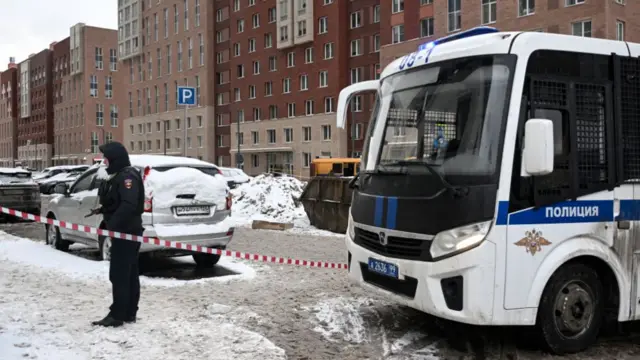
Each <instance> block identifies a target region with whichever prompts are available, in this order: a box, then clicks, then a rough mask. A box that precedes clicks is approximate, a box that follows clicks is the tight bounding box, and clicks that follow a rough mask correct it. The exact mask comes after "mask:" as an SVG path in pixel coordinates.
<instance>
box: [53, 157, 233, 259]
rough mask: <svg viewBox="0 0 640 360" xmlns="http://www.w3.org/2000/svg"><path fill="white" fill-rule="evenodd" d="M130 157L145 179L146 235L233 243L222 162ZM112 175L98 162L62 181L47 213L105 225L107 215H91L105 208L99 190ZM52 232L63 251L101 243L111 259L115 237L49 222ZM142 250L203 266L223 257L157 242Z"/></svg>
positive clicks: (105, 256)
mask: <svg viewBox="0 0 640 360" xmlns="http://www.w3.org/2000/svg"><path fill="white" fill-rule="evenodd" d="M130 159H131V164H132V166H134V167H136V168H137V169H138V170H139V171H140V172H141V174H142V175H143V179H144V186H145V203H144V213H143V215H142V220H143V226H144V228H145V231H144V236H149V237H154V238H159V239H161V240H170V241H178V242H181V243H184V244H191V245H200V246H204V247H209V248H215V249H225V248H226V247H227V244H229V242H230V241H231V239H232V237H233V231H234V228H233V227H232V226H231V223H230V219H229V215H230V214H231V205H232V202H231V193H230V192H229V187H228V186H227V183H226V181H225V180H224V178H223V177H222V175H221V174H220V170H218V168H217V167H216V166H214V165H213V164H210V163H207V162H204V161H201V160H197V159H192V158H186V157H175V156H162V155H131V156H130ZM106 179H107V174H106V167H105V166H104V165H102V164H96V165H94V166H92V167H91V168H90V169H89V170H87V171H86V172H84V173H83V174H82V175H81V176H80V177H79V178H78V179H77V180H76V181H74V182H73V184H71V186H67V185H66V184H65V183H59V184H58V185H56V188H55V193H56V195H54V196H53V197H52V199H51V200H50V202H49V204H48V205H47V209H46V210H45V212H46V213H47V217H50V218H55V219H58V220H64V221H67V222H70V223H74V224H81V225H86V226H92V227H96V228H105V224H104V221H103V219H102V216H101V215H96V216H90V217H85V216H86V215H87V214H89V213H90V211H91V209H94V208H97V207H98V206H99V203H98V188H99V187H100V184H101V183H102V181H106ZM46 234H47V235H46V239H47V243H48V244H50V245H52V246H53V247H54V248H56V249H58V250H63V251H66V250H67V249H68V248H69V245H70V244H71V243H74V242H78V243H82V244H86V245H89V246H97V247H98V249H99V250H100V256H101V258H102V259H104V260H106V259H109V257H110V247H111V239H110V238H109V237H104V236H98V235H96V234H88V233H83V232H78V231H73V230H69V229H64V228H56V227H52V226H49V225H47V226H46ZM140 252H141V253H147V254H148V255H154V256H183V255H192V256H193V259H194V260H195V262H196V264H198V265H199V266H202V267H212V266H214V265H215V264H216V263H217V262H218V260H219V259H220V256H219V255H210V254H202V253H194V252H190V251H186V250H176V249H170V248H166V247H162V246H157V245H151V244H142V246H141V248H140Z"/></svg>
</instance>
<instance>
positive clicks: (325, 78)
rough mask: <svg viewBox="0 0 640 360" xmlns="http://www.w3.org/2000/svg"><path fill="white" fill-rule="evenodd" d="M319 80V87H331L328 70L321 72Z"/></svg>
mask: <svg viewBox="0 0 640 360" xmlns="http://www.w3.org/2000/svg"><path fill="white" fill-rule="evenodd" d="M318 78H319V79H318V81H319V83H320V85H319V87H327V86H329V72H328V71H327V70H322V71H320V74H319V76H318Z"/></svg>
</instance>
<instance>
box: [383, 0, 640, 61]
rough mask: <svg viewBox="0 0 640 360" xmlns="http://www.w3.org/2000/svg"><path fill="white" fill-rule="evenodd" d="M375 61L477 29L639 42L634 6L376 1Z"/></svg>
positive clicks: (565, 1) (585, 1)
mask: <svg viewBox="0 0 640 360" xmlns="http://www.w3.org/2000/svg"><path fill="white" fill-rule="evenodd" d="M381 4H382V6H383V8H382V11H381V12H382V17H381V28H382V29H384V30H382V31H381V32H380V33H381V41H382V45H383V46H382V50H381V52H380V62H381V64H382V66H383V67H384V66H386V65H388V64H389V63H390V62H391V61H393V60H394V59H395V58H397V57H399V56H402V55H404V54H406V53H409V52H412V51H415V50H416V48H417V46H418V44H421V43H423V42H427V41H429V40H432V39H436V38H439V37H442V36H446V35H447V34H449V33H452V32H456V31H459V30H464V29H469V28H473V27H476V26H480V25H486V26H492V27H496V28H498V29H500V30H502V31H515V30H529V31H545V32H551V33H561V34H572V35H576V36H593V37H599V38H607V39H618V40H626V41H634V42H640V23H638V22H637V21H635V20H636V19H638V17H640V3H638V2H637V1H628V0H546V1H541V0H537V1H536V0H499V1H498V0H448V1H443V0H442V1H441V0H415V1H404V0H389V1H383V2H381Z"/></svg>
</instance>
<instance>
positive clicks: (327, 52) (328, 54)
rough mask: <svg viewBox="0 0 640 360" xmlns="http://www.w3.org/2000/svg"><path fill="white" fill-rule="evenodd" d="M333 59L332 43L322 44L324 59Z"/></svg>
mask: <svg viewBox="0 0 640 360" xmlns="http://www.w3.org/2000/svg"><path fill="white" fill-rule="evenodd" d="M332 58H333V43H327V44H324V59H325V60H329V59H332Z"/></svg>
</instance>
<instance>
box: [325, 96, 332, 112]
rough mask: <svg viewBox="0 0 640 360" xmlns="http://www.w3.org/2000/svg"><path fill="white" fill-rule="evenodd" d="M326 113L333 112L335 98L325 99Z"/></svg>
mask: <svg viewBox="0 0 640 360" xmlns="http://www.w3.org/2000/svg"><path fill="white" fill-rule="evenodd" d="M324 112H325V113H326V114H330V113H332V112H333V98H332V97H330V96H328V97H326V98H324Z"/></svg>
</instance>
